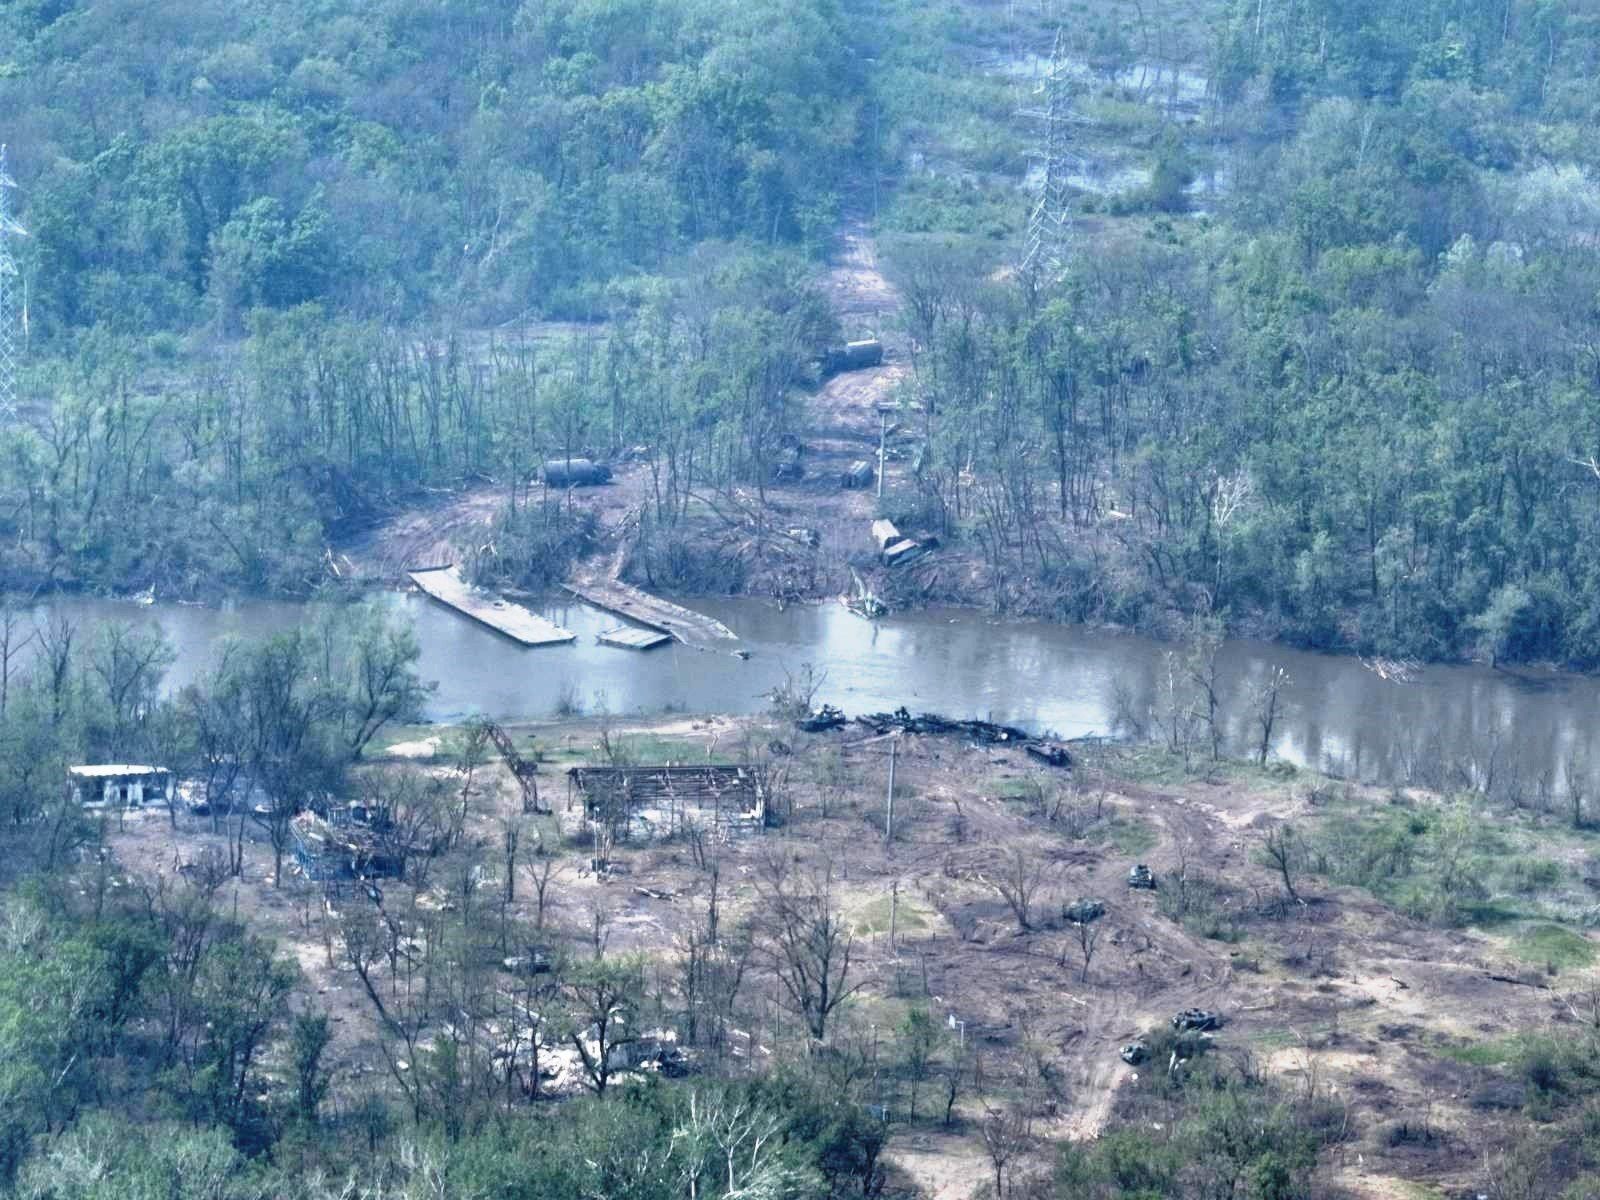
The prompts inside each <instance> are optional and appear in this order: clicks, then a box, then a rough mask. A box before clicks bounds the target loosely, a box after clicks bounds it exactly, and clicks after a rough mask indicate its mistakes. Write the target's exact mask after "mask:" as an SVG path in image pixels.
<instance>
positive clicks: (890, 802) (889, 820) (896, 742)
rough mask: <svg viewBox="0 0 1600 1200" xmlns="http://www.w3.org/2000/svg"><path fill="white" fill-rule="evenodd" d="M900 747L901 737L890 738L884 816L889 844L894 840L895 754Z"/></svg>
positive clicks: (884, 832)
mask: <svg viewBox="0 0 1600 1200" xmlns="http://www.w3.org/2000/svg"><path fill="white" fill-rule="evenodd" d="M899 748H900V739H899V738H898V737H893V738H890V739H889V794H888V796H886V797H885V798H884V817H883V844H884V845H885V846H887V845H889V844H890V843H891V842H893V841H894V756H895V751H896V750H898V749H899Z"/></svg>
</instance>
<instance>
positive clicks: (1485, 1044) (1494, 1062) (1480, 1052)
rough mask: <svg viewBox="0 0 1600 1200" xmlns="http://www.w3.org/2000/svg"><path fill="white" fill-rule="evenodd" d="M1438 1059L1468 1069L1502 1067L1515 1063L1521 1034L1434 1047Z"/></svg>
mask: <svg viewBox="0 0 1600 1200" xmlns="http://www.w3.org/2000/svg"><path fill="white" fill-rule="evenodd" d="M1434 1049H1435V1051H1436V1053H1437V1054H1438V1055H1439V1057H1440V1058H1448V1059H1449V1060H1450V1061H1451V1062H1458V1063H1462V1064H1463V1065H1465V1066H1469V1067H1503V1066H1505V1065H1506V1064H1507V1063H1509V1062H1513V1061H1515V1060H1516V1059H1517V1058H1518V1056H1520V1055H1521V1053H1522V1050H1523V1037H1522V1035H1521V1034H1516V1033H1513V1034H1508V1035H1507V1036H1505V1037H1497V1038H1488V1039H1486V1040H1484V1041H1481V1042H1466V1043H1454V1042H1452V1043H1448V1044H1445V1045H1441V1046H1436V1047H1435V1048H1434Z"/></svg>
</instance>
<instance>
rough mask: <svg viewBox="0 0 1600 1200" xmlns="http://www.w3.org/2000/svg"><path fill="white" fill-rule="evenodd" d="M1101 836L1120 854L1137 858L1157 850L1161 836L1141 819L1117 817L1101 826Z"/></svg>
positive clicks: (1148, 823)
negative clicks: (1156, 845) (1156, 846)
mask: <svg viewBox="0 0 1600 1200" xmlns="http://www.w3.org/2000/svg"><path fill="white" fill-rule="evenodd" d="M1100 834H1101V836H1102V837H1103V838H1104V839H1105V841H1106V842H1107V843H1109V844H1110V845H1112V846H1114V847H1116V849H1117V851H1118V853H1121V854H1126V855H1128V856H1129V857H1131V858H1137V857H1138V856H1139V855H1141V854H1146V853H1148V852H1149V851H1150V850H1152V849H1154V848H1155V844H1156V843H1157V842H1158V841H1160V840H1161V835H1160V834H1158V833H1157V832H1156V830H1155V827H1154V826H1153V825H1151V824H1150V822H1148V821H1146V820H1144V819H1143V818H1141V817H1125V816H1115V817H1112V818H1111V819H1110V820H1108V821H1105V822H1104V823H1102V825H1101V826H1100Z"/></svg>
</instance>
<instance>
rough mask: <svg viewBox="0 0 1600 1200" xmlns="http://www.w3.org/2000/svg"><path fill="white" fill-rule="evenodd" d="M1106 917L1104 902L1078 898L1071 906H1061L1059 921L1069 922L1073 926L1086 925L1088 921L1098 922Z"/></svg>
mask: <svg viewBox="0 0 1600 1200" xmlns="http://www.w3.org/2000/svg"><path fill="white" fill-rule="evenodd" d="M1105 915H1106V904H1105V901H1104V900H1094V899H1091V898H1089V897H1086V896H1085V897H1080V898H1079V899H1077V900H1074V901H1073V902H1072V903H1071V904H1063V905H1062V906H1061V919H1062V920H1064V921H1070V922H1072V924H1074V925H1087V924H1088V923H1089V922H1090V921H1098V920H1099V919H1100V918H1101V917H1103V916H1105Z"/></svg>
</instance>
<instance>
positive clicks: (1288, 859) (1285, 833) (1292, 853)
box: [1261, 823, 1300, 903]
mask: <svg viewBox="0 0 1600 1200" xmlns="http://www.w3.org/2000/svg"><path fill="white" fill-rule="evenodd" d="M1261 855H1262V859H1263V860H1264V861H1265V863H1266V865H1267V866H1269V867H1271V868H1272V869H1273V870H1275V871H1276V872H1277V873H1278V876H1279V878H1281V879H1282V880H1283V890H1284V893H1285V894H1286V895H1287V896H1288V897H1289V899H1290V900H1292V901H1294V902H1296V903H1299V901H1300V894H1299V893H1298V892H1296V891H1295V887H1294V877H1295V872H1296V871H1297V869H1298V867H1299V864H1300V840H1299V836H1298V835H1297V834H1296V833H1295V831H1294V826H1293V825H1290V824H1288V823H1284V824H1282V825H1275V826H1273V827H1272V828H1271V829H1269V830H1267V832H1266V833H1265V834H1264V835H1263V836H1262V839H1261Z"/></svg>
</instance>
